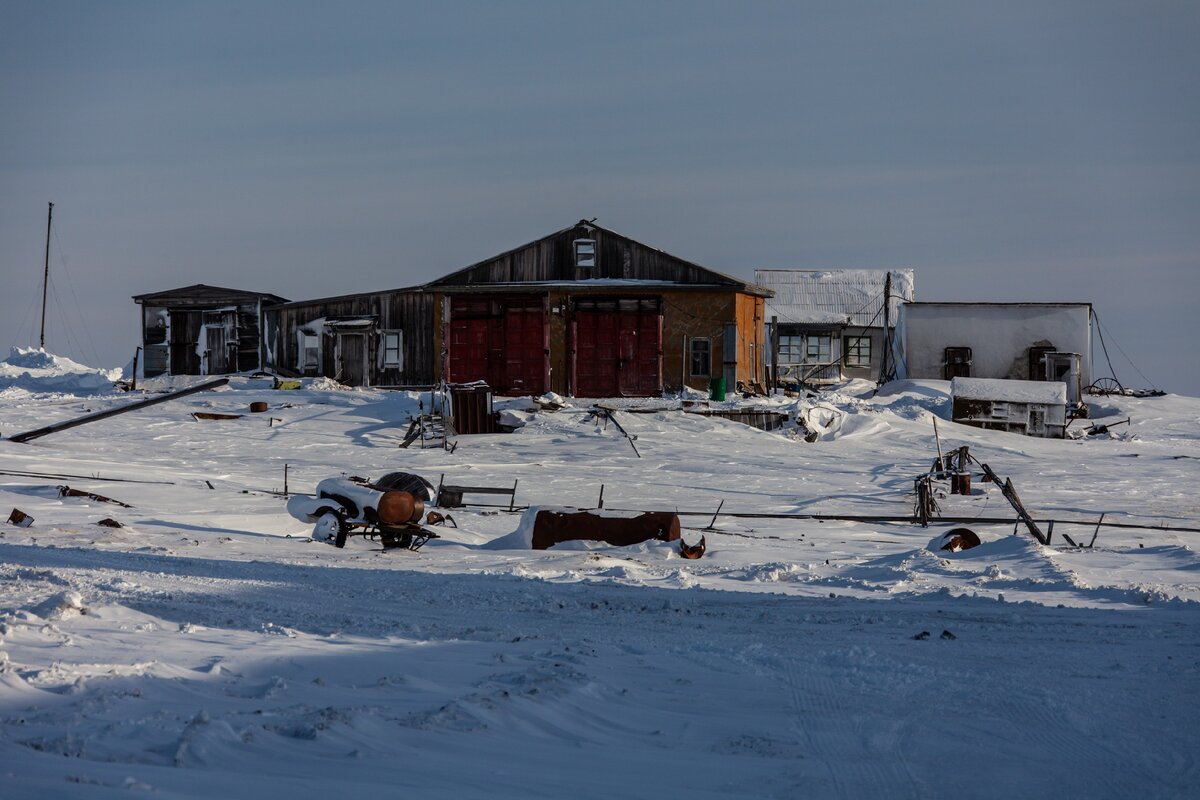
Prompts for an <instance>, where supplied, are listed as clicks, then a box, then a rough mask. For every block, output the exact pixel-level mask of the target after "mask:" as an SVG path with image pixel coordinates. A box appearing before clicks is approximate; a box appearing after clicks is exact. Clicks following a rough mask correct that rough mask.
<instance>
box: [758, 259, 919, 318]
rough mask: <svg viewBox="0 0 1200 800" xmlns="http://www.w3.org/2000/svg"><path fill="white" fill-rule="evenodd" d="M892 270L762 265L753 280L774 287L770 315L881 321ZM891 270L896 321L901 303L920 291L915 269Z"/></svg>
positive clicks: (766, 286)
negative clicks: (888, 276)
mask: <svg viewBox="0 0 1200 800" xmlns="http://www.w3.org/2000/svg"><path fill="white" fill-rule="evenodd" d="M887 275H888V270H882V269H823V270H822V269H758V270H755V271H754V282H755V283H757V284H758V285H759V286H761V287H763V288H764V289H770V290H771V291H773V292H774V293H775V296H774V297H772V298H768V299H767V301H766V305H767V308H766V315H767V318H768V319H770V318H771V317H772V316H777V317H779V321H780V322H784V323H786V322H792V323H801V324H838V323H843V322H844V323H845V324H848V325H856V326H861V327H867V326H876V327H882V326H883V313H882V309H883V285H884V281H885V279H886V278H887ZM891 275H892V293H891V303H890V304H889V305H890V306H891V308H890V310H889V313H890V315H891V320H892V324H893V325H894V324H895V320H896V313H897V310H898V308H899V306H900V304H901V303H903V302H906V301H911V300H913V299H914V296H915V295H914V287H913V271H912V270H911V269H897V270H891Z"/></svg>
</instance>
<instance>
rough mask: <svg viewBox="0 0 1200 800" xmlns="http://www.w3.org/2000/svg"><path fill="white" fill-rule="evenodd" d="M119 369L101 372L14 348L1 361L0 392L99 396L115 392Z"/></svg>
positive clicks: (50, 356)
mask: <svg viewBox="0 0 1200 800" xmlns="http://www.w3.org/2000/svg"><path fill="white" fill-rule="evenodd" d="M119 377H120V370H101V369H95V368H93V367H87V366H84V365H83V364H78V363H76V362H74V361H72V360H71V359H69V358H66V357H64V356H56V355H53V354H51V353H47V352H46V351H45V350H35V349H33V348H24V347H14V348H12V349H11V350H10V351H9V354H8V358H6V359H4V361H0V391H5V390H8V389H20V390H23V391H26V392H39V393H54V394H76V395H80V394H98V393H100V392H106V391H109V390H110V389H112V384H113V381H114V380H117V379H118V378H119Z"/></svg>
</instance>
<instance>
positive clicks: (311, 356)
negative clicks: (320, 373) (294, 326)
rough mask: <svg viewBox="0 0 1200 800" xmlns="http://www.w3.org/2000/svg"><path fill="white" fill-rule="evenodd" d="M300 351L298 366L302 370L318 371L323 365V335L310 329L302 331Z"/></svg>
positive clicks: (300, 334)
mask: <svg viewBox="0 0 1200 800" xmlns="http://www.w3.org/2000/svg"><path fill="white" fill-rule="evenodd" d="M299 339H300V348H299V350H300V352H299V353H298V356H299V357H298V359H297V362H298V363H297V364H296V366H297V367H298V368H299V369H300V371H301V372H309V371H316V370H318V369H320V366H321V337H320V336H319V335H318V334H315V333H309V332H308V331H300V333H299Z"/></svg>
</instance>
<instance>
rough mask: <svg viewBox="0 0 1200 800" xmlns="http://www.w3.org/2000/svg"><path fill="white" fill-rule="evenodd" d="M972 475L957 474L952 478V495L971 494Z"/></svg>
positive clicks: (965, 473)
mask: <svg viewBox="0 0 1200 800" xmlns="http://www.w3.org/2000/svg"><path fill="white" fill-rule="evenodd" d="M970 493H971V473H969V472H956V473H954V474H953V475H951V476H950V494H970Z"/></svg>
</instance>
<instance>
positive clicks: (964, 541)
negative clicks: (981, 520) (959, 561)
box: [942, 528, 979, 553]
mask: <svg viewBox="0 0 1200 800" xmlns="http://www.w3.org/2000/svg"><path fill="white" fill-rule="evenodd" d="M942 541H943V544H942V549H943V550H946V551H948V552H951V553H961V552H962V551H963V550H970V549H971V548H972V547H978V546H979V536H977V535H976V533H975V531H973V530H971V529H970V528H953V529H951V530H948V531H946V533H945V534H944V535H943V536H942Z"/></svg>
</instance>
